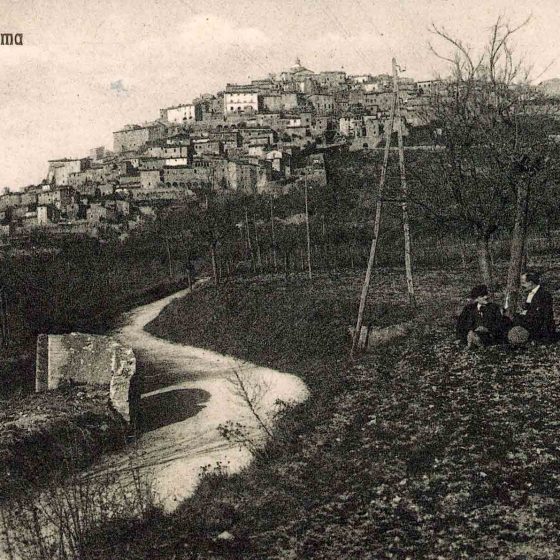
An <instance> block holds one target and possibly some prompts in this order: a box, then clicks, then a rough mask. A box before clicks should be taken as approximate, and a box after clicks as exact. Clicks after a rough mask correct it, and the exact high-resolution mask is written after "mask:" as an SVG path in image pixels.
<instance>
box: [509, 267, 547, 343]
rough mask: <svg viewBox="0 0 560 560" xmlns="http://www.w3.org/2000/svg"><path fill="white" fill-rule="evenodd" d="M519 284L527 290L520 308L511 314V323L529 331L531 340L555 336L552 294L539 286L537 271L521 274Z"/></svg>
mask: <svg viewBox="0 0 560 560" xmlns="http://www.w3.org/2000/svg"><path fill="white" fill-rule="evenodd" d="M521 285H522V286H523V288H525V289H526V290H528V291H529V294H528V295H527V300H526V301H525V303H523V306H522V310H521V311H520V312H519V313H516V314H515V315H514V316H513V324H514V325H515V326H520V327H523V328H524V329H526V330H527V331H528V332H529V338H530V339H531V340H551V339H554V338H555V337H556V325H555V323H554V313H553V310H552V296H551V295H550V292H548V291H547V290H545V289H544V288H543V287H542V286H541V280H540V275H539V273H538V272H533V271H528V272H525V273H524V274H523V275H522V276H521Z"/></svg>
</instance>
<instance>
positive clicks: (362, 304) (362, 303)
mask: <svg viewBox="0 0 560 560" xmlns="http://www.w3.org/2000/svg"><path fill="white" fill-rule="evenodd" d="M396 106H397V98H396V95H395V93H394V92H393V103H392V104H391V116H390V119H389V127H388V128H386V129H385V150H384V152H383V166H382V167H381V176H380V178H379V190H378V192H377V203H376V205H375V218H374V223H373V239H372V240H371V247H370V251H369V259H368V264H367V270H366V277H365V279H364V285H363V286H362V294H361V296H360V307H359V309H358V320H357V321H356V330H355V331H354V336H353V337H352V350H351V351H350V358H352V359H353V358H354V353H355V351H356V348H357V346H358V341H359V340H360V331H361V330H362V322H363V319H364V309H365V306H366V299H367V295H368V290H369V284H370V281H371V271H372V269H373V263H374V261H375V252H376V249H377V238H378V237H379V226H380V225H381V210H382V208H383V189H384V187H385V175H386V173H387V164H388V162H389V148H390V146H391V135H392V133H393V125H394V122H395V110H396Z"/></svg>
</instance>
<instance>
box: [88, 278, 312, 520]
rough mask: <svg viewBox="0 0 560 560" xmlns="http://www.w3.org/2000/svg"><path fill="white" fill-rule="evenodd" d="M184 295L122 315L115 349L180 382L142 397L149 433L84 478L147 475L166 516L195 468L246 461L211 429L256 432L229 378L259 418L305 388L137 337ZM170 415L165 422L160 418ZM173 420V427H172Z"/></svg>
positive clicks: (289, 378) (191, 485) (225, 359)
mask: <svg viewBox="0 0 560 560" xmlns="http://www.w3.org/2000/svg"><path fill="white" fill-rule="evenodd" d="M189 293H190V290H188V289H187V290H181V291H180V292H177V293H175V294H173V295H171V296H168V297H166V298H163V299H160V300H158V301H156V302H153V303H150V304H148V305H144V306H141V307H138V308H136V309H134V310H132V311H131V312H128V313H127V314H125V316H124V318H125V324H124V326H123V327H121V328H120V329H119V330H118V331H116V332H115V333H114V334H115V336H116V337H117V338H118V340H119V341H120V342H121V343H122V344H124V345H127V346H130V347H132V349H133V350H134V353H135V355H136V356H137V360H138V361H139V362H140V363H142V364H149V365H150V366H151V367H153V368H155V369H156V370H159V371H165V373H166V374H171V375H173V378H174V379H178V380H180V381H179V382H177V383H175V384H173V385H170V386H167V387H164V388H161V389H157V390H155V391H151V392H148V393H145V394H143V395H142V404H143V408H144V409H145V412H146V413H147V414H148V415H149V416H150V417H151V420H150V421H151V422H153V423H154V425H155V426H156V427H155V428H154V429H151V430H150V431H147V432H146V433H144V434H142V435H141V436H140V437H139V438H138V441H137V442H136V443H135V444H134V445H132V446H129V447H127V448H126V449H124V450H123V451H121V452H119V453H117V454H114V455H110V456H107V457H106V458H104V459H103V460H102V461H100V462H99V463H98V464H97V465H95V467H93V468H92V469H91V470H90V471H89V472H90V474H95V473H96V472H97V473H99V472H108V471H109V472H112V471H122V472H127V471H130V468H131V467H134V468H137V469H140V471H144V472H146V473H149V475H150V476H151V477H152V480H153V484H154V489H155V491H156V493H157V495H158V496H159V498H160V499H162V500H163V504H164V507H165V509H167V510H172V509H174V507H175V506H176V505H178V503H179V502H180V501H181V500H182V499H184V498H186V497H188V496H189V495H191V494H192V493H193V491H194V489H195V487H196V485H197V483H198V480H199V474H200V472H201V468H202V467H204V466H207V465H210V466H211V467H214V466H215V465H216V464H217V463H218V462H219V463H221V464H222V465H225V466H226V467H227V468H228V471H229V472H232V473H233V472H238V471H239V470H240V469H242V468H243V467H244V466H246V465H247V464H248V463H249V462H250V460H251V455H250V453H249V452H248V451H247V450H246V449H240V448H239V446H237V445H235V444H231V443H228V442H227V441H226V440H225V439H224V438H223V437H222V436H221V435H220V434H219V432H218V426H220V425H223V424H224V423H226V422H228V421H231V422H240V423H242V424H244V425H247V426H249V427H250V428H251V429H252V430H253V433H255V434H257V432H258V429H257V427H256V421H255V418H254V417H253V416H252V415H251V414H250V412H249V410H248V406H247V404H246V402H244V401H243V399H242V398H240V397H239V395H238V394H236V390H235V385H234V384H233V383H232V377H233V373H234V371H235V372H237V373H238V375H239V376H240V377H241V378H242V380H243V381H244V382H245V383H247V384H248V385H249V387H250V388H251V389H252V390H255V392H260V393H261V399H260V405H261V409H262V412H264V413H272V412H273V411H274V409H275V406H276V401H277V399H280V400H283V401H291V402H302V401H303V400H305V399H306V398H307V397H308V390H307V387H306V386H305V384H304V383H303V382H302V381H301V380H300V379H299V378H298V377H296V376H295V375H291V374H286V373H281V372H278V371H275V370H272V369H269V368H264V367H259V366H256V365H254V364H251V363H248V362H243V361H241V360H238V359H236V358H233V357H230V356H224V355H221V354H218V353H216V352H211V351H209V350H203V349H200V348H195V347H192V346H184V345H181V344H176V343H173V342H169V341H167V340H164V339H161V338H157V337H155V336H153V335H151V334H150V333H148V332H147V331H145V330H144V327H145V326H146V325H147V324H148V323H149V322H151V321H152V320H153V319H155V318H156V317H157V316H158V315H159V313H160V312H161V311H162V310H163V308H164V307H166V306H167V305H168V304H169V303H171V301H173V300H174V299H176V298H180V297H185V296H188V295H189ZM237 393H238V391H237ZM178 406H179V407H181V406H183V407H184V408H185V410H183V413H184V414H183V415H182V416H181V410H179V411H178V410H176V409H177V407H178ZM169 409H174V410H171V411H170V410H169ZM170 412H171V417H172V418H171V420H170V419H169V418H166V417H167V416H169V414H170ZM160 413H161V414H160ZM177 414H178V416H179V418H181V419H179V420H178V421H172V420H173V416H174V415H177ZM162 417H163V418H162Z"/></svg>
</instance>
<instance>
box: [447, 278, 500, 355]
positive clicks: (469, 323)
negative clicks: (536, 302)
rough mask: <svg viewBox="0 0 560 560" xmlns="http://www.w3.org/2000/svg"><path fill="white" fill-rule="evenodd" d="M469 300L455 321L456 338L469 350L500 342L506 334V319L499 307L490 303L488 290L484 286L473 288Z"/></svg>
mask: <svg viewBox="0 0 560 560" xmlns="http://www.w3.org/2000/svg"><path fill="white" fill-rule="evenodd" d="M469 299H470V301H469V303H468V304H467V305H466V306H465V307H464V309H463V311H461V314H460V315H459V317H458V319H457V327H456V332H457V338H458V339H459V340H461V341H462V342H464V343H465V344H467V346H468V347H469V348H472V347H476V346H487V345H489V344H496V343H498V342H501V341H502V340H503V339H504V335H505V332H506V319H505V318H504V316H503V315H502V310H501V309H500V306H499V305H497V304H495V303H492V302H490V294H489V293H488V288H487V287H486V286H485V285H484V284H481V285H479V286H475V287H474V288H473V289H472V290H471V293H470V295H469Z"/></svg>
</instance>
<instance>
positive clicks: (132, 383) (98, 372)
mask: <svg viewBox="0 0 560 560" xmlns="http://www.w3.org/2000/svg"><path fill="white" fill-rule="evenodd" d="M36 364H37V365H36V374H35V390H36V392H41V391H47V390H51V389H57V388H58V387H60V386H61V385H63V384H69V383H75V384H80V383H84V384H88V385H106V386H108V387H109V395H108V397H109V399H110V401H111V404H112V406H113V408H114V409H115V410H116V411H117V412H118V413H119V414H120V415H121V416H122V417H123V418H124V419H125V420H126V421H127V422H130V421H131V416H132V417H134V415H135V411H134V410H133V411H131V403H132V406H136V403H137V402H138V401H139V395H136V394H135V393H136V392H137V391H138V389H137V387H138V386H139V384H138V383H137V381H136V380H135V379H134V378H135V376H136V358H135V356H134V353H133V351H132V349H130V348H127V347H125V346H123V345H121V344H119V343H118V342H117V341H116V340H115V339H113V338H111V337H110V336H102V335H92V334H83V333H71V334H61V335H52V334H49V335H46V334H41V335H39V336H38V338H37V362H36Z"/></svg>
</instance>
